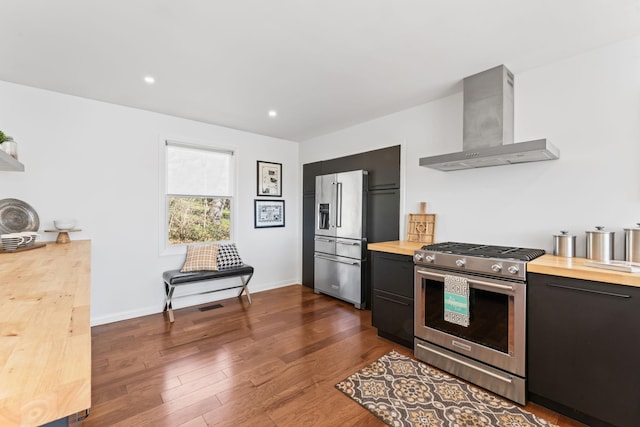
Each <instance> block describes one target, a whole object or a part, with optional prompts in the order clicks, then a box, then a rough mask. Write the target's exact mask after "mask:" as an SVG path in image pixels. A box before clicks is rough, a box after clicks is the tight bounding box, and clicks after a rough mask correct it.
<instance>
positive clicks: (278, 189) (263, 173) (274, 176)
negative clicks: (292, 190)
mask: <svg viewBox="0 0 640 427" xmlns="http://www.w3.org/2000/svg"><path fill="white" fill-rule="evenodd" d="M258 196H270V197H282V163H271V162H263V161H260V160H258Z"/></svg>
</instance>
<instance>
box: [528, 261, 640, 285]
mask: <svg viewBox="0 0 640 427" xmlns="http://www.w3.org/2000/svg"><path fill="white" fill-rule="evenodd" d="M587 261H589V260H588V259H585V258H565V257H559V256H554V255H543V256H541V257H539V258H536V259H534V260H533V261H530V262H528V263H527V272H529V273H541V274H550V275H552V276H561V277H570V278H573V279H584V280H594V281H596V282H606V283H613V284H617V285H627V286H638V287H640V273H625V272H622V271H615V270H606V269H603V268H595V267H587V266H585V265H584V263H585V262H587Z"/></svg>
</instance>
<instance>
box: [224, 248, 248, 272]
mask: <svg viewBox="0 0 640 427" xmlns="http://www.w3.org/2000/svg"><path fill="white" fill-rule="evenodd" d="M243 264H244V263H243V262H242V258H240V255H239V254H238V249H236V244H235V243H226V244H224V245H219V246H218V269H220V270H225V269H229V268H234V267H240V266H241V265H243Z"/></svg>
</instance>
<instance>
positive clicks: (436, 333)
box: [414, 265, 526, 377]
mask: <svg viewBox="0 0 640 427" xmlns="http://www.w3.org/2000/svg"><path fill="white" fill-rule="evenodd" d="M445 275H452V276H457V277H463V278H465V279H466V280H467V283H468V284H469V317H470V318H469V326H461V325H457V324H454V323H450V322H448V321H446V320H444V278H445ZM414 295H415V328H414V329H415V335H416V337H417V338H420V339H422V340H424V341H427V342H430V343H433V344H436V345H438V346H440V347H444V348H446V349H449V350H451V351H453V352H456V353H458V354H461V355H464V356H467V357H469V358H472V359H475V360H478V361H481V362H483V363H485V364H488V365H490V366H494V367H496V368H499V369H502V370H505V371H508V372H511V373H513V374H516V375H519V376H521V377H524V376H525V332H526V326H525V321H526V315H525V307H526V285H525V283H523V282H510V281H506V280H499V279H492V278H486V277H481V276H474V275H470V274H464V273H458V272H447V271H442V270H437V269H433V268H426V267H421V266H419V265H417V266H416V267H415V294H414Z"/></svg>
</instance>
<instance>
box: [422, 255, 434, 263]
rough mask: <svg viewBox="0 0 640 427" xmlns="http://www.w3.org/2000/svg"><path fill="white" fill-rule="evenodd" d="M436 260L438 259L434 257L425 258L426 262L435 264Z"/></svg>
mask: <svg viewBox="0 0 640 427" xmlns="http://www.w3.org/2000/svg"><path fill="white" fill-rule="evenodd" d="M435 259H436V257H434V256H433V255H427V256H426V257H424V260H425V261H427V262H433V261H434V260H435Z"/></svg>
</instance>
